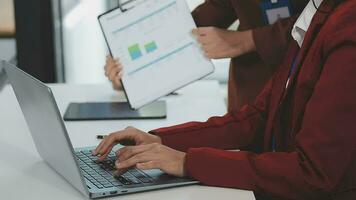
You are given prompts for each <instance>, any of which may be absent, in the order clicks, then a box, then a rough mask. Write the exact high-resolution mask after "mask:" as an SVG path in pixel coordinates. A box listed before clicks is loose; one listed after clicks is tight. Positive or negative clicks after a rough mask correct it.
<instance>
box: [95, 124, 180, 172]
mask: <svg viewBox="0 0 356 200" xmlns="http://www.w3.org/2000/svg"><path fill="white" fill-rule="evenodd" d="M124 140H133V141H134V142H135V144H136V146H128V147H124V148H122V149H120V150H119V151H118V152H117V153H116V155H117V157H118V159H117V160H116V163H115V166H116V168H117V170H118V171H119V172H122V171H125V170H126V169H129V168H132V167H136V168H138V169H140V170H148V169H161V170H162V171H164V172H165V173H167V174H170V175H174V176H179V177H183V176H185V170H184V163H185V153H184V152H180V151H177V150H175V149H172V148H169V147H167V146H164V145H162V142H161V139H160V138H159V137H158V136H154V135H151V134H148V133H145V132H142V131H140V130H138V129H135V128H132V127H129V128H126V129H125V130H123V131H119V132H116V133H112V134H110V135H109V136H108V137H106V138H105V139H104V140H103V141H102V142H101V143H100V144H99V146H98V147H97V148H96V149H95V151H94V152H93V156H98V157H99V158H98V159H99V160H100V161H103V160H105V158H107V156H108V155H109V153H110V152H111V150H112V148H113V147H114V146H115V145H116V144H119V143H120V142H122V141H124Z"/></svg>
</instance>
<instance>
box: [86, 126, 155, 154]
mask: <svg viewBox="0 0 356 200" xmlns="http://www.w3.org/2000/svg"><path fill="white" fill-rule="evenodd" d="M130 141H131V142H133V143H134V144H135V145H145V144H153V143H157V144H162V140H161V138H160V137H158V136H155V135H152V134H149V133H145V132H143V131H140V130H138V129H136V128H133V127H127V128H126V129H125V130H122V131H118V132H115V133H111V134H110V135H109V136H108V137H106V138H105V139H104V140H103V141H101V143H100V144H99V146H98V147H97V148H96V149H95V150H94V152H93V156H98V157H99V158H98V159H99V161H103V160H105V159H106V157H107V156H108V154H109V153H110V152H111V150H112V148H113V147H114V146H115V145H117V144H119V143H120V144H124V143H128V142H130Z"/></svg>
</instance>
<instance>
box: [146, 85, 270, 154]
mask: <svg viewBox="0 0 356 200" xmlns="http://www.w3.org/2000/svg"><path fill="white" fill-rule="evenodd" d="M271 85H272V81H270V82H269V84H267V86H266V87H265V89H264V90H263V92H262V93H261V94H260V95H259V96H258V97H257V99H256V101H255V103H254V104H253V105H250V106H245V107H244V108H243V109H242V110H240V111H239V112H237V113H229V114H227V115H225V116H223V117H213V118H210V119H209V120H208V121H207V122H190V123H186V124H182V125H178V126H173V127H167V128H161V129H157V130H154V131H151V132H152V133H154V134H156V135H158V136H159V137H161V139H162V142H163V144H165V145H167V146H169V147H171V148H174V149H177V150H180V151H187V150H188V149H189V148H193V147H213V148H218V149H245V148H249V147H250V146H251V145H256V144H259V143H260V141H261V138H262V137H261V136H262V134H263V130H264V127H265V123H266V121H265V120H266V115H267V113H268V110H267V105H269V98H270V87H271ZM257 146H258V145H257Z"/></svg>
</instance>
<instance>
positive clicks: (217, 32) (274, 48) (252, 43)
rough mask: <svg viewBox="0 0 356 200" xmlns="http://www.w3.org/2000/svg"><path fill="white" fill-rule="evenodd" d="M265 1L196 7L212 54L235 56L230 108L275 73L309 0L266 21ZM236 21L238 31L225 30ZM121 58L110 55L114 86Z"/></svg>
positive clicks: (224, 0)
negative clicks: (288, 13) (281, 16)
mask: <svg viewBox="0 0 356 200" xmlns="http://www.w3.org/2000/svg"><path fill="white" fill-rule="evenodd" d="M263 1H266V0H249V1H243V0H206V1H205V2H204V3H203V4H201V5H200V6H198V7H197V8H196V9H195V10H194V11H193V12H192V15H193V18H194V20H195V22H196V24H197V26H198V27H199V28H197V29H195V30H193V34H195V35H196V37H197V39H198V41H199V42H200V43H201V44H202V48H203V50H204V52H205V55H206V56H207V57H208V58H211V59H219V58H232V59H231V65H230V72H229V84H228V110H229V111H230V112H234V111H238V110H239V109H240V108H241V107H242V106H243V105H245V104H249V103H252V102H253V100H254V99H255V98H256V96H257V95H258V94H259V93H260V92H261V90H262V88H263V86H264V85H265V84H266V83H267V81H268V80H269V79H270V78H271V77H272V75H273V73H274V72H275V70H276V69H277V67H278V65H279V64H280V62H281V60H282V58H283V52H284V51H285V50H286V48H287V46H288V44H289V42H290V41H291V39H292V38H291V34H290V32H291V30H292V27H293V24H294V22H295V21H296V19H297V17H298V15H299V14H298V13H300V12H301V11H302V9H303V8H304V7H305V5H306V4H307V2H308V1H307V0H290V3H291V4H292V6H293V8H294V13H296V14H295V15H293V16H291V17H288V18H284V19H280V20H278V21H277V22H275V23H274V24H272V25H269V24H267V25H266V24H265V21H264V18H263V10H262V9H261V7H260V4H261V2H263ZM236 20H239V21H240V25H239V27H238V30H236V31H234V30H227V28H228V27H229V26H231V24H233V23H234V22H235V21H236ZM122 69H123V67H122V65H121V64H120V62H119V59H113V58H111V57H110V56H108V57H107V60H106V65H105V75H106V76H107V77H108V79H109V80H110V81H112V83H113V87H114V89H116V90H119V89H121V88H122V86H121V83H120V79H121V77H122V75H123V73H122Z"/></svg>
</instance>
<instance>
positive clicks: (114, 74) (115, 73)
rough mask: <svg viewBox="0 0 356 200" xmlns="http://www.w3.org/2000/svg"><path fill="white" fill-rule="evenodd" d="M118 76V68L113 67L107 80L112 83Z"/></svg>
mask: <svg viewBox="0 0 356 200" xmlns="http://www.w3.org/2000/svg"><path fill="white" fill-rule="evenodd" d="M118 74H119V68H117V67H115V68H113V69H112V70H111V71H110V74H109V80H110V81H113V80H115V78H116V76H117V75H118Z"/></svg>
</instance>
